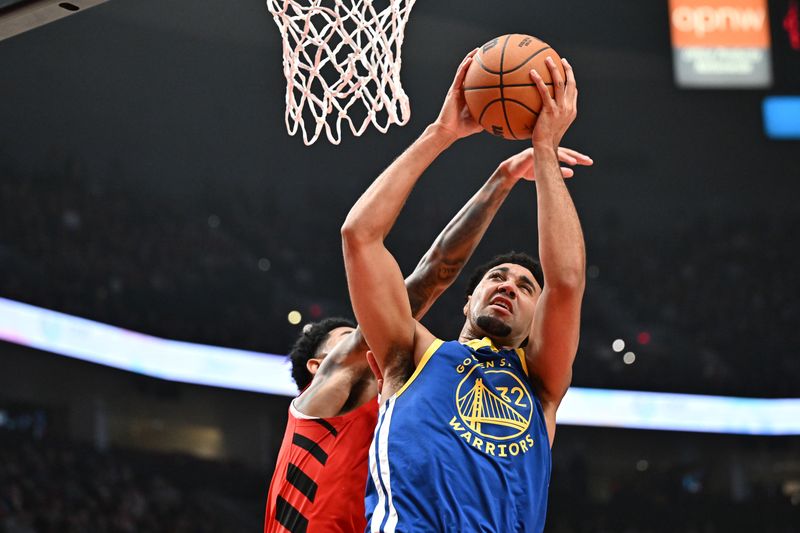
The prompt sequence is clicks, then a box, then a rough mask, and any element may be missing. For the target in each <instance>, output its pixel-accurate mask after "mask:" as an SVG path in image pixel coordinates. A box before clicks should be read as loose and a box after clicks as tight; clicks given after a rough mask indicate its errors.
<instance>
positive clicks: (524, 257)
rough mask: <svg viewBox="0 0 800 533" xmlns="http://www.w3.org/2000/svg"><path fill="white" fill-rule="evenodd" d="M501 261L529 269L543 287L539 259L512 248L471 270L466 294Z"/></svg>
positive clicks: (542, 275) (542, 274)
mask: <svg viewBox="0 0 800 533" xmlns="http://www.w3.org/2000/svg"><path fill="white" fill-rule="evenodd" d="M503 263H512V264H515V265H519V266H521V267H525V268H527V269H528V270H530V271H531V274H533V277H534V278H536V281H537V282H538V283H539V287H544V273H543V272H542V265H541V264H539V261H537V260H536V259H534V258H533V257H531V256H529V255H528V254H526V253H523V252H515V251H513V250H512V251H510V252H508V253H505V254H500V255H496V256H494V257H492V258H491V259H490V260H488V261H487V262H485V263H484V264H482V265H481V266H479V267H478V268H476V269H475V270H473V271H472V276H471V277H470V278H469V281H468V282H467V294H466V295H467V296H472V293H473V292H474V291H475V287H477V286H478V284H479V283H480V282H481V280H482V279H483V276H485V275H486V273H487V272H489V270H491V269H492V268H494V267H496V266H497V265H502V264H503Z"/></svg>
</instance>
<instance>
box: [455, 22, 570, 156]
mask: <svg viewBox="0 0 800 533" xmlns="http://www.w3.org/2000/svg"><path fill="white" fill-rule="evenodd" d="M548 56H550V57H552V58H553V61H555V62H556V66H557V67H558V69H559V70H560V71H561V76H562V78H563V79H565V80H566V75H565V74H564V66H563V65H562V64H561V58H560V57H559V55H558V54H557V53H556V51H555V50H553V49H552V48H550V46H549V45H548V44H547V43H545V42H542V41H540V40H539V39H537V38H536V37H531V36H530V35H521V34H518V33H513V34H509V35H503V36H502V37H497V38H495V39H492V40H491V41H489V42H488V43H486V44H484V45H483V46H481V49H480V50H478V53H477V54H475V57H474V58H473V60H472V64H471V65H470V66H469V70H467V76H466V78H465V79H464V97H465V98H466V100H467V106H468V107H469V110H470V113H472V116H473V118H474V119H475V121H476V122H478V123H479V124H480V125H481V126H482V127H483V129H485V130H486V131H488V132H489V133H491V134H492V135H496V136H498V137H503V138H505V139H511V140H515V139H516V140H522V139H526V140H527V139H530V137H531V132H532V131H533V126H534V124H536V119H537V117H538V116H539V110H541V108H542V99H541V97H540V96H539V91H538V90H537V89H536V84H535V83H534V82H533V80H532V79H531V77H530V71H531V69H536V71H537V72H538V73H539V74H540V75H541V76H542V79H543V80H544V81H545V83H546V84H547V85H548V86H549V89H550V95H551V96H552V95H553V80H552V78H551V76H550V69H549V68H547V63H545V58H547V57H548Z"/></svg>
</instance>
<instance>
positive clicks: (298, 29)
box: [267, 0, 416, 145]
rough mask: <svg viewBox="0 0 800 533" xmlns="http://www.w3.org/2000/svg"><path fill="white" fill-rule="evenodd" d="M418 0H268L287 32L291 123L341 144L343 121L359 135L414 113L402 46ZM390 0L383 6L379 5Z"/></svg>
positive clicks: (293, 129) (309, 135) (307, 139)
mask: <svg viewBox="0 0 800 533" xmlns="http://www.w3.org/2000/svg"><path fill="white" fill-rule="evenodd" d="M415 1H416V0H305V1H304V0H267V7H268V9H269V12H270V13H271V14H272V17H273V19H274V20H275V23H276V24H277V25H278V28H279V29H280V32H281V39H282V41H283V74H284V76H285V77H286V129H287V130H288V132H289V135H295V134H296V133H297V129H298V128H300V129H301V130H302V132H303V142H304V143H305V144H306V145H311V144H313V143H314V142H315V141H316V140H317V139H318V138H319V136H320V135H321V134H322V132H323V130H324V131H325V135H326V137H327V138H328V140H329V141H330V142H331V143H333V144H339V142H340V141H341V138H342V122H346V123H347V124H348V125H349V126H350V131H351V132H352V133H353V135H355V136H359V135H361V134H362V133H364V131H365V130H366V129H367V127H368V126H369V124H370V123H372V124H373V125H374V126H375V127H376V128H377V129H378V130H379V131H380V132H381V133H386V131H387V130H388V129H389V126H390V125H391V124H398V125H400V126H402V125H404V124H406V123H407V122H408V119H409V118H410V117H411V109H410V107H409V102H408V96H407V95H406V93H405V92H404V91H403V87H402V85H401V83H400V64H401V59H400V50H401V48H402V46H403V32H404V31H405V27H406V22H408V16H409V14H410V13H411V8H412V7H413V5H414V2H415ZM378 3H381V4H386V7H383V8H382V9H379V8H378V7H377V6H376V4H378Z"/></svg>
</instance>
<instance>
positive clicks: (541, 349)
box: [342, 54, 585, 532]
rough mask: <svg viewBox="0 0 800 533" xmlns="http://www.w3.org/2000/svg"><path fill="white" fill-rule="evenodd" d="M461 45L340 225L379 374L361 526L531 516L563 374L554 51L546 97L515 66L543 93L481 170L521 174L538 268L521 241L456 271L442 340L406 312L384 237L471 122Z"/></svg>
mask: <svg viewBox="0 0 800 533" xmlns="http://www.w3.org/2000/svg"><path fill="white" fill-rule="evenodd" d="M472 55H473V54H470V55H468V56H467V57H466V58H465V60H464V62H463V63H462V64H461V66H460V67H459V70H458V72H457V74H456V77H455V80H454V81H453V84H452V86H451V88H450V90H449V91H448V94H447V97H446V99H445V103H444V105H443V107H442V110H441V112H440V114H439V117H438V118H437V120H436V121H435V122H434V123H433V124H431V125H430V126H429V127H428V128H427V129H426V130H425V132H424V133H423V134H422V135H421V136H420V138H419V139H417V140H416V141H415V142H414V143H413V144H412V145H411V147H410V148H409V149H408V150H406V152H405V153H403V154H402V155H401V156H400V157H399V158H398V159H397V160H396V161H395V162H394V163H392V164H391V165H390V166H389V167H388V168H387V169H386V170H385V171H384V172H383V173H382V174H381V175H380V176H379V177H378V178H377V179H376V180H375V182H374V183H373V184H372V185H371V186H370V187H369V189H367V191H366V192H365V193H364V194H363V195H362V197H361V198H360V199H359V200H358V202H356V204H355V205H354V206H353V208H352V209H351V211H350V213H349V215H348V217H347V220H346V221H345V224H344V226H343V227H342V241H343V249H344V258H345V266H346V269H347V281H348V286H349V289H350V297H351V300H352V303H353V308H354V311H355V314H356V317H357V319H358V322H359V324H360V326H361V328H362V331H363V334H364V337H365V338H366V340H367V343H368V344H369V346H370V348H371V351H372V352H371V353H372V355H371V356H370V357H371V364H372V366H373V369H374V371H375V372H376V374H378V376H379V379H381V380H382V383H383V385H382V387H383V388H382V394H383V400H384V402H383V405H382V407H381V410H380V413H379V416H378V425H377V427H376V430H375V436H374V440H373V443H372V447H371V449H370V482H369V484H368V487H367V499H366V507H367V520H368V526H367V529H368V530H369V531H385V532H393V531H405V532H412V531H413V532H422V531H486V532H490V531H491V532H499V531H502V532H511V531H531V532H540V531H542V530H543V528H544V521H545V511H546V507H547V490H548V485H549V481H550V447H551V445H552V442H553V437H554V434H555V428H556V410H557V408H558V405H559V403H560V402H561V399H562V398H563V397H564V394H565V393H566V391H567V388H568V387H569V383H570V380H571V375H572V364H573V361H574V358H575V353H576V351H577V346H578V333H579V323H580V307H581V300H582V297H583V290H584V284H585V275H584V272H585V250H584V242H583V234H582V231H581V227H580V223H579V220H578V216H577V213H576V210H575V207H574V205H573V203H572V200H571V198H570V195H569V192H568V191H567V188H566V187H565V185H564V180H563V178H562V174H561V172H560V170H559V163H558V146H559V144H560V142H561V138H562V137H563V135H564V133H565V132H566V130H567V129H568V127H569V126H570V124H571V123H572V121H573V120H574V119H575V116H576V103H577V88H576V84H575V77H574V74H573V72H572V68H571V67H570V65H569V63H568V62H566V61H564V68H565V71H566V80H565V79H564V78H563V77H562V76H561V75H560V72H559V71H558V69H557V68H556V65H555V63H554V61H553V60H552V59H550V58H548V59H547V65H548V69H549V70H550V73H551V76H552V78H553V81H554V96H552V97H551V96H550V93H549V92H548V89H547V87H546V86H545V84H544V82H543V81H542V79H541V77H540V76H539V75H538V74H537V73H535V72H531V79H532V80H533V82H534V83H535V84H536V87H537V88H538V90H539V92H540V94H541V97H542V101H543V106H542V110H541V113H540V115H539V118H538V120H537V122H536V125H535V128H534V131H533V134H532V139H531V141H532V144H533V150H530V151H528V152H526V153H523V154H520V155H518V156H515V157H513V158H511V159H509V160H507V161H505V162H503V163H501V165H500V166H499V167H498V169H497V174H498V175H500V176H502V177H503V178H504V179H505V180H506V183H507V184H508V186H509V187H511V186H512V185H513V184H514V183H516V182H517V181H519V180H520V179H523V178H525V179H533V176H534V175H535V184H536V194H537V200H536V202H537V213H538V241H539V257H540V260H541V267H540V266H539V263H538V262H537V261H535V260H533V259H531V258H530V257H528V256H525V255H523V254H509V255H507V256H500V257H499V258H497V259H496V260H494V261H492V262H490V263H488V264H487V265H486V266H485V268H484V270H483V271H481V272H480V273H479V275H478V277H477V278H476V280H475V282H474V285H472V286H471V290H470V294H469V296H468V299H467V303H466V305H465V306H464V309H463V313H464V315H465V317H466V320H465V324H464V327H463V329H462V331H461V334H460V336H459V339H458V340H456V341H450V342H444V341H442V340H440V339H438V338H437V337H436V336H435V335H434V334H433V333H431V332H430V331H428V330H427V329H426V328H425V327H424V326H422V325H421V324H420V323H419V322H417V321H416V320H414V318H413V316H412V314H411V307H410V305H409V301H408V296H407V294H406V290H405V287H404V285H403V276H402V274H401V272H400V268H399V266H398V264H397V262H396V261H395V259H394V257H393V256H392V255H391V253H390V252H389V251H388V250H387V249H386V247H385V245H384V239H385V238H386V235H387V234H388V232H389V231H390V229H391V228H392V226H393V224H394V222H395V220H396V218H397V216H398V215H399V213H400V210H401V209H402V206H403V204H404V203H405V201H406V199H407V198H408V195H409V193H410V192H411V190H412V188H413V187H414V185H415V183H416V181H417V179H418V178H419V177H420V175H421V174H422V173H423V171H424V170H425V169H426V168H427V167H428V166H429V165H430V164H431V163H432V162H433V161H434V159H436V157H437V156H438V155H439V154H440V153H441V152H442V151H444V150H445V149H446V148H447V147H449V146H450V145H451V144H452V143H453V142H454V141H456V140H457V139H459V138H462V137H466V136H468V135H471V134H473V133H476V132H477V131H480V128H479V126H478V124H476V123H475V121H474V120H473V119H472V118H471V117H470V115H469V112H468V110H467V109H466V105H465V101H464V96H463V91H462V85H463V79H464V76H465V73H466V69H467V67H468V66H469V63H470V61H471V60H472ZM520 230H521V231H523V232H525V233H533V228H530V229H529V228H528V227H526V226H525V225H520ZM528 239H529V241H533V239H534V236H533V235H530V236H529V237H528Z"/></svg>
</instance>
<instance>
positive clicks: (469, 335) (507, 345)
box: [458, 320, 524, 350]
mask: <svg viewBox="0 0 800 533" xmlns="http://www.w3.org/2000/svg"><path fill="white" fill-rule="evenodd" d="M484 337H486V338H488V339H489V340H490V341H492V345H494V347H495V348H499V349H503V350H513V349H515V348H517V347H519V346H520V345H521V344H522V342H523V341H524V339H514V338H511V337H503V338H497V337H493V336H492V335H489V334H488V333H486V332H485V331H483V330H482V329H481V328H479V327H477V326H473V325H472V324H470V322H469V320H467V321H466V322H464V327H463V328H461V333H460V334H459V336H458V342H460V343H466V342H469V341H471V340H475V339H482V338H484Z"/></svg>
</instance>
